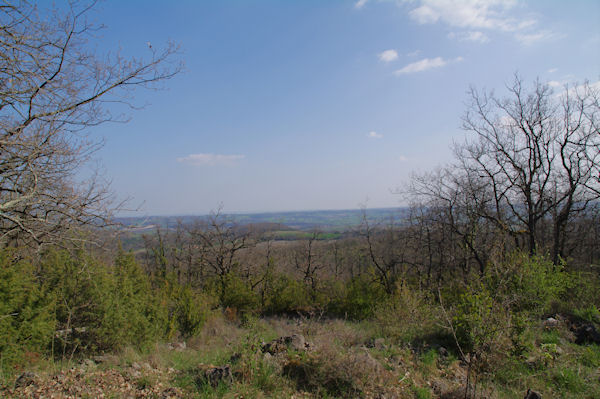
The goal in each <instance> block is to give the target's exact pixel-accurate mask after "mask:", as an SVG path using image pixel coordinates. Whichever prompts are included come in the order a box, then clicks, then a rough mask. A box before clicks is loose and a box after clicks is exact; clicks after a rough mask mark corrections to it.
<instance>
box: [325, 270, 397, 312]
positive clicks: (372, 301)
mask: <svg viewBox="0 0 600 399" xmlns="http://www.w3.org/2000/svg"><path fill="white" fill-rule="evenodd" d="M386 298H387V297H386V293H385V290H384V288H383V287H382V286H381V284H379V283H378V282H376V281H374V279H373V277H372V276H371V275H370V274H363V275H360V276H358V277H355V278H353V279H352V280H350V282H349V283H348V284H347V287H346V292H345V297H344V298H343V299H342V301H341V303H338V304H336V305H335V309H336V311H337V312H338V313H339V314H340V315H344V316H347V317H349V318H351V319H354V320H365V319H370V318H372V317H373V316H374V315H375V313H376V310H377V308H378V307H379V305H380V304H381V303H383V302H384V301H385V299H386Z"/></svg>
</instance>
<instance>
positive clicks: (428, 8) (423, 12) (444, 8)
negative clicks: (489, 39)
mask: <svg viewBox="0 0 600 399" xmlns="http://www.w3.org/2000/svg"><path fill="white" fill-rule="evenodd" d="M515 5H516V1H515V0H462V1H456V0H421V1H420V6H418V7H416V8H414V9H412V10H411V11H410V12H409V15H410V17H411V18H412V19H414V20H415V21H417V22H418V23H420V24H432V23H436V22H438V21H442V22H445V23H446V24H448V25H450V26H453V27H458V28H467V29H498V30H503V31H515V30H518V29H522V28H523V27H525V26H526V25H530V24H532V23H535V21H532V20H523V21H519V20H517V19H515V18H511V17H510V16H509V15H508V14H507V11H508V10H509V9H511V8H513V7H514V6H515Z"/></svg>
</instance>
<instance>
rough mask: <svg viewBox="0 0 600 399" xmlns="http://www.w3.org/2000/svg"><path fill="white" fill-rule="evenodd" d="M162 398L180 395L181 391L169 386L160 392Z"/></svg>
mask: <svg viewBox="0 0 600 399" xmlns="http://www.w3.org/2000/svg"><path fill="white" fill-rule="evenodd" d="M160 397H161V399H170V398H177V397H179V392H178V391H177V389H176V388H173V387H171V388H167V389H165V390H164V391H162V393H161V394H160Z"/></svg>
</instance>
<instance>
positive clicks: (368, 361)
mask: <svg viewBox="0 0 600 399" xmlns="http://www.w3.org/2000/svg"><path fill="white" fill-rule="evenodd" d="M353 360H355V361H356V362H357V363H359V364H362V365H364V366H365V367H367V368H369V369H371V370H376V371H377V372H380V371H382V370H383V366H382V365H381V363H379V361H377V359H375V358H374V357H373V356H371V354H370V353H369V352H368V351H367V350H366V349H364V351H363V352H362V353H358V354H357V355H356V356H355V358H354V359H353Z"/></svg>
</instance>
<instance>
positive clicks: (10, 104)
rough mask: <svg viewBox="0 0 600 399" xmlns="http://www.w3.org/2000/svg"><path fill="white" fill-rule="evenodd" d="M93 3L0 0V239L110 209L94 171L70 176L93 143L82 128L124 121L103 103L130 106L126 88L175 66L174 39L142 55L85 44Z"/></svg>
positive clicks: (34, 235)
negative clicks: (104, 51) (51, 6)
mask: <svg viewBox="0 0 600 399" xmlns="http://www.w3.org/2000/svg"><path fill="white" fill-rule="evenodd" d="M94 5H95V2H93V1H92V2H91V3H89V4H87V5H81V4H79V3H76V2H73V3H70V5H69V7H67V11H65V12H61V11H59V10H38V8H37V7H36V6H35V5H33V4H30V3H29V2H28V1H26V0H21V1H19V0H15V1H5V2H3V3H2V5H1V6H0V60H1V63H0V243H1V244H2V245H6V244H7V243H10V242H12V243H14V242H15V241H17V242H26V243H35V244H42V243H46V242H51V241H57V240H58V239H64V238H65V232H66V231H68V230H69V229H70V228H71V227H73V226H83V225H99V224H104V223H106V222H107V221H108V220H109V218H110V216H111V203H110V198H111V196H110V193H109V191H108V190H107V185H106V184H105V183H104V182H102V180H101V179H99V178H98V176H92V177H91V178H89V179H87V180H86V181H81V180H79V181H78V179H77V177H76V174H77V172H79V171H80V168H81V167H82V165H84V164H85V163H86V162H87V161H88V160H89V159H90V156H91V155H92V154H93V153H94V151H96V150H97V149H98V148H99V146H100V144H101V143H99V142H98V141H94V140H91V139H90V137H89V135H88V132H87V130H86V129H87V128H89V127H92V126H96V125H99V124H101V123H104V122H107V121H122V120H123V117H122V116H119V115H113V114H111V112H110V110H109V108H108V107H106V106H105V105H106V104H107V103H115V102H116V103H124V104H128V105H131V102H130V100H131V97H130V95H131V93H132V90H133V89H135V88H137V87H140V86H141V87H150V88H152V87H154V88H156V87H157V86H156V84H157V83H159V82H161V81H164V80H165V79H169V78H171V77H173V76H174V75H175V74H176V73H177V72H179V71H180V70H181V64H179V63H174V62H173V61H174V57H175V56H176V54H177V51H178V50H177V46H176V45H174V44H172V43H170V44H168V45H167V46H166V48H165V49H164V50H162V51H158V50H156V49H154V48H152V47H150V46H148V50H147V51H148V57H147V60H142V59H136V58H131V59H127V58H124V57H123V56H122V55H121V54H120V53H119V52H117V53H114V54H109V55H106V56H99V55H97V54H95V53H94V51H92V49H91V48H90V46H88V40H90V39H93V33H94V32H95V31H96V27H94V26H93V25H92V24H91V23H90V22H89V21H88V19H87V15H88V13H89V11H90V9H91V8H92V7H93V6H94Z"/></svg>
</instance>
